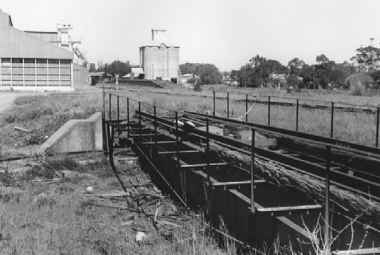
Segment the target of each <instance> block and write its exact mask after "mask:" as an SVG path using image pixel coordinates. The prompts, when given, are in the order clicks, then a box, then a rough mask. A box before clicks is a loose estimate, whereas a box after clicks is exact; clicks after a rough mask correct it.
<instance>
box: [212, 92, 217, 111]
mask: <svg viewBox="0 0 380 255" xmlns="http://www.w3.org/2000/svg"><path fill="white" fill-rule="evenodd" d="M212 94H213V96H212V97H213V105H214V108H213V109H214V111H213V112H212V114H213V116H215V111H216V109H215V91H213V92H212Z"/></svg>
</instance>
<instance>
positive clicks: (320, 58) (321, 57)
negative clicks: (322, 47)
mask: <svg viewBox="0 0 380 255" xmlns="http://www.w3.org/2000/svg"><path fill="white" fill-rule="evenodd" d="M316 61H317V62H318V64H319V65H324V64H326V63H328V62H329V59H328V58H327V57H326V56H325V55H324V54H321V55H318V56H317V58H316Z"/></svg>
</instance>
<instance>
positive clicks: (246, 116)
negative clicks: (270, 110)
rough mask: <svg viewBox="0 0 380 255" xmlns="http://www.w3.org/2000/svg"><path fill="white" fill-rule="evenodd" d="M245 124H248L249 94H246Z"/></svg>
mask: <svg viewBox="0 0 380 255" xmlns="http://www.w3.org/2000/svg"><path fill="white" fill-rule="evenodd" d="M245 122H248V94H245Z"/></svg>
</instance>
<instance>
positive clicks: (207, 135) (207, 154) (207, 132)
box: [206, 118, 211, 187]
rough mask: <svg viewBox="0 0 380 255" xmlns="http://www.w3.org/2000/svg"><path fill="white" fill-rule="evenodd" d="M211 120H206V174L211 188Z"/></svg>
mask: <svg viewBox="0 0 380 255" xmlns="http://www.w3.org/2000/svg"><path fill="white" fill-rule="evenodd" d="M209 132H210V130H209V120H208V118H207V119H206V172H207V183H208V186H209V187H211V180H210V160H209V152H210V138H209Z"/></svg>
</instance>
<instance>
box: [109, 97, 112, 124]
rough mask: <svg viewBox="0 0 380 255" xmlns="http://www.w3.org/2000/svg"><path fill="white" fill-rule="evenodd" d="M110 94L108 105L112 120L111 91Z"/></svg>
mask: <svg viewBox="0 0 380 255" xmlns="http://www.w3.org/2000/svg"><path fill="white" fill-rule="evenodd" d="M108 96H109V102H108V107H109V114H110V116H109V120H110V121H112V102H111V100H112V94H111V93H110V94H108Z"/></svg>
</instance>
